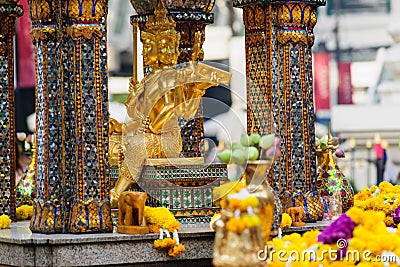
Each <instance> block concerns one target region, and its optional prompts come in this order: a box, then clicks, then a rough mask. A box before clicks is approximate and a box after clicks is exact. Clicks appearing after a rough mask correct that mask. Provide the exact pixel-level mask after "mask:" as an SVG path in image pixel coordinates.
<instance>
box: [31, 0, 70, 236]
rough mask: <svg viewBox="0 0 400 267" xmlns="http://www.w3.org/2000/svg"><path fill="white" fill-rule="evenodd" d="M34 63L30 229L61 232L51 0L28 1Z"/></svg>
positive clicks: (57, 68)
mask: <svg viewBox="0 0 400 267" xmlns="http://www.w3.org/2000/svg"><path fill="white" fill-rule="evenodd" d="M29 5H30V16H31V20H32V31H31V38H32V41H33V45H34V46H35V61H36V86H35V87H36V141H37V144H36V153H37V155H36V157H37V158H36V170H35V173H36V198H35V199H34V202H33V207H34V214H33V218H32V220H31V225H30V228H31V230H32V231H33V232H43V233H61V232H63V231H64V230H65V227H66V223H65V222H66V219H67V216H66V213H65V210H66V209H67V207H65V205H66V204H67V196H66V194H65V192H66V188H65V186H64V184H63V175H62V166H63V165H62V152H63V146H62V141H63V140H62V130H63V129H62V127H61V125H62V124H61V122H62V104H63V101H62V98H61V95H62V94H63V91H62V88H63V87H62V86H61V85H62V72H61V61H60V58H61V55H62V50H61V41H60V39H61V36H62V32H61V30H60V27H61V20H60V17H59V15H60V14H59V12H58V10H59V8H60V6H59V5H58V4H57V2H56V1H54V0H32V1H29Z"/></svg>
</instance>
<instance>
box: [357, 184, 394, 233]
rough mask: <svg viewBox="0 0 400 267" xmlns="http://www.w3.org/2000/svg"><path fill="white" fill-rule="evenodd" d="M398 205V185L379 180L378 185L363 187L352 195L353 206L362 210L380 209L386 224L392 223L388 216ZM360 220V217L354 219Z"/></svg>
mask: <svg viewBox="0 0 400 267" xmlns="http://www.w3.org/2000/svg"><path fill="white" fill-rule="evenodd" d="M399 206H400V185H392V184H391V183H389V182H381V183H380V184H379V185H378V186H375V185H373V186H371V187H370V188H367V187H364V188H363V189H362V190H361V191H360V192H359V193H357V194H356V195H355V196H354V207H357V208H360V209H362V210H373V211H382V212H383V213H385V215H386V217H388V218H387V219H386V220H385V223H386V225H387V226H391V225H392V224H393V220H391V219H390V218H389V217H390V215H391V214H392V213H393V212H394V210H395V209H396V208H397V207H399ZM356 220H360V219H356Z"/></svg>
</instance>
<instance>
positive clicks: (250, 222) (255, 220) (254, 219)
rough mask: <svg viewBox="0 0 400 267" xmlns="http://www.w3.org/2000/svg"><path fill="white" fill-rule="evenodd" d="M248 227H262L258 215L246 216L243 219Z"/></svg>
mask: <svg viewBox="0 0 400 267" xmlns="http://www.w3.org/2000/svg"><path fill="white" fill-rule="evenodd" d="M242 220H243V222H244V224H245V225H246V227H249V228H250V227H257V226H259V225H260V218H259V217H258V216H257V215H245V216H243V218H242Z"/></svg>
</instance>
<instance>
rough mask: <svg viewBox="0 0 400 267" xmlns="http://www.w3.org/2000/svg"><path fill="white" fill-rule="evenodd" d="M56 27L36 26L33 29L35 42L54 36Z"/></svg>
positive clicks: (32, 33) (32, 34) (32, 36)
mask: <svg viewBox="0 0 400 267" xmlns="http://www.w3.org/2000/svg"><path fill="white" fill-rule="evenodd" d="M55 32H56V29H55V28H54V27H45V28H36V29H32V31H31V38H32V41H33V42H38V41H39V40H41V41H43V40H46V39H47V38H49V37H52V36H54V34H55Z"/></svg>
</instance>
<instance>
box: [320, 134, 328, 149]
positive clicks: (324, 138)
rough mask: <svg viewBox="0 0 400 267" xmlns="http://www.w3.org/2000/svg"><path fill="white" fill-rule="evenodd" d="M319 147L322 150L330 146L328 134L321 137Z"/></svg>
mask: <svg viewBox="0 0 400 267" xmlns="http://www.w3.org/2000/svg"><path fill="white" fill-rule="evenodd" d="M319 147H320V148H321V149H322V150H325V149H327V147H328V136H327V135H324V136H322V137H321V139H319Z"/></svg>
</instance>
